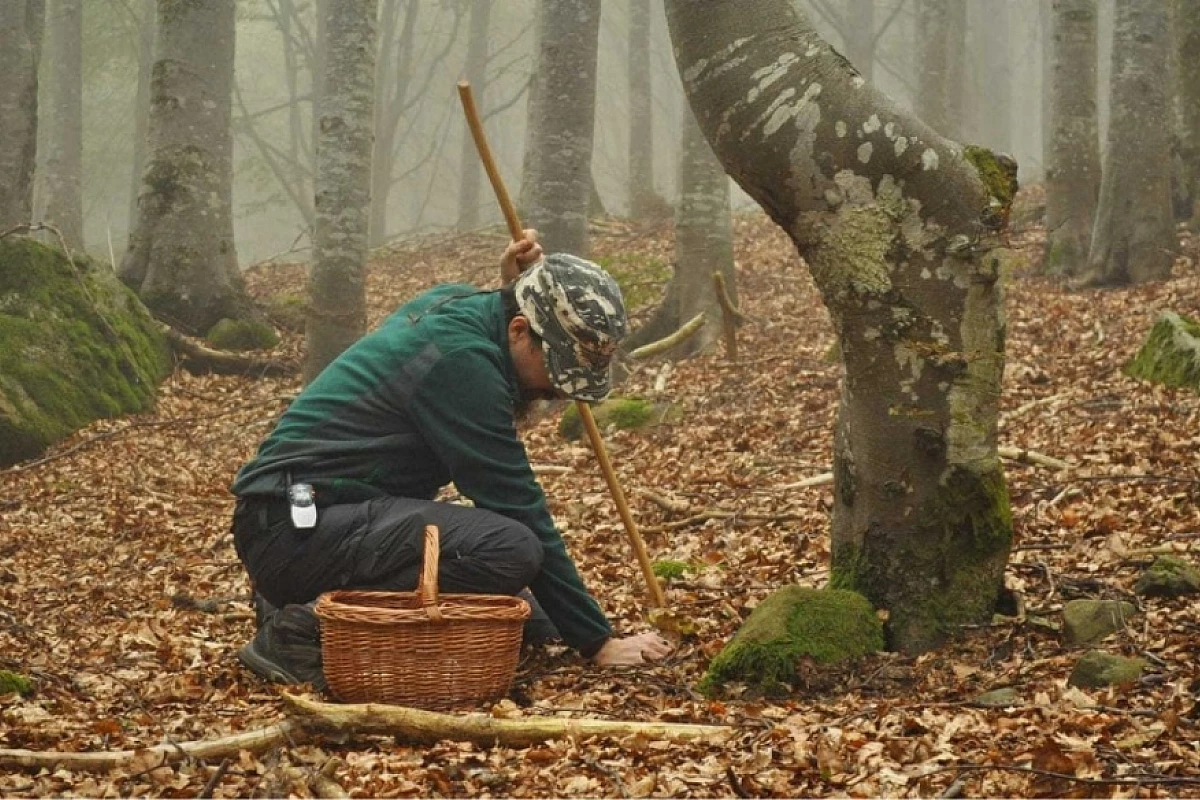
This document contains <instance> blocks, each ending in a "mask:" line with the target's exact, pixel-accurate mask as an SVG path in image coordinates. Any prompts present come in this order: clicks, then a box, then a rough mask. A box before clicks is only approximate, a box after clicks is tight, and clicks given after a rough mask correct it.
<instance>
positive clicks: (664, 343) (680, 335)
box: [629, 311, 704, 361]
mask: <svg viewBox="0 0 1200 800" xmlns="http://www.w3.org/2000/svg"><path fill="white" fill-rule="evenodd" d="M702 327H704V312H703V311H701V312H700V313H699V314H697V315H696V316H694V317H692V318H691V319H689V320H688V321H687V322H685V323H684V324H683V326H682V327H680V328H679V330H677V331H675V332H674V333H672V334H671V335H669V336H664V337H663V338H662V339H659V340H658V341H656V342H651V343H650V344H646V345H642V346H641V347H639V348H637V349H636V350H633V351H631V352H630V353H629V357H630V358H631V359H633V360H634V361H641V360H642V359H646V358H650V356H656V355H658V354H660V353H665V352H666V351H668V350H670V349H671V348H672V347H675V346H676V345H679V344H683V343H684V342H685V341H687V340H688V339H690V338H691V337H692V336H694V335H695V334H696V332H697V331H699V330H700V329H701V328H702Z"/></svg>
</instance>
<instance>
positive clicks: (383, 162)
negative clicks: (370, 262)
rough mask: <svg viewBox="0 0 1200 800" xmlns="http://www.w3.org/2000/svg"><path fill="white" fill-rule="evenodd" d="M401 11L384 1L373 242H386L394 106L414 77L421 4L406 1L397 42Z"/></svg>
mask: <svg viewBox="0 0 1200 800" xmlns="http://www.w3.org/2000/svg"><path fill="white" fill-rule="evenodd" d="M398 11H399V6H398V5H397V4H396V3H387V4H385V5H384V7H383V15H382V18H381V20H380V24H379V33H378V37H379V53H378V64H377V65H376V68H375V111H374V115H375V121H374V123H373V128H374V136H375V158H374V167H373V170H374V171H373V172H372V174H371V238H370V243H371V244H372V245H380V244H383V243H384V242H386V241H387V237H388V201H389V200H390V195H391V193H392V167H393V166H394V165H393V163H392V160H393V158H394V156H395V152H396V136H397V135H398V134H399V132H400V131H399V125H400V113H399V112H398V111H396V110H395V109H397V108H398V107H399V106H401V105H402V104H403V103H404V98H405V92H406V90H407V89H408V83H409V81H410V80H411V79H412V76H411V70H410V69H409V67H408V64H409V63H410V62H411V60H412V58H413V36H414V35H415V23H416V18H417V15H418V14H419V13H420V4H419V3H416V2H409V3H407V4H405V25H404V28H403V35H402V36H401V40H400V41H399V42H397V41H396V30H397V25H398V21H399V17H398V15H397V12H398ZM393 60H394V62H395V63H394V64H393Z"/></svg>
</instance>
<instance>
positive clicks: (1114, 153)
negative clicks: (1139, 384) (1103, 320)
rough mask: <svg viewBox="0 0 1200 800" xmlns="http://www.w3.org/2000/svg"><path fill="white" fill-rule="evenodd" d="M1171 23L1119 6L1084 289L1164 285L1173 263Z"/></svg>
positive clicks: (1156, 9) (1145, 8)
mask: <svg viewBox="0 0 1200 800" xmlns="http://www.w3.org/2000/svg"><path fill="white" fill-rule="evenodd" d="M1168 18H1169V17H1168V8H1167V6H1166V4H1164V3H1157V2H1155V3H1151V2H1145V0H1116V20H1115V25H1114V30H1113V54H1112V102H1111V106H1110V107H1111V115H1112V117H1111V120H1110V122H1109V125H1108V146H1107V148H1106V149H1105V155H1104V175H1103V178H1102V179H1101V183H1100V200H1099V206H1098V208H1097V211H1096V222H1095V226H1094V228H1093V233H1092V243H1091V250H1090V252H1089V254H1088V265H1087V273H1086V276H1085V281H1084V282H1085V283H1086V284H1088V285H1093V286H1116V285H1124V284H1130V283H1143V282H1145V281H1151V280H1157V279H1160V278H1165V277H1167V276H1168V275H1169V274H1170V272H1171V265H1172V264H1173V263H1174V260H1175V251H1176V250H1177V249H1178V240H1177V239H1176V236H1175V222H1174V218H1173V216H1172V213H1171V156H1170V131H1171V101H1170V96H1169V84H1170V79H1169V75H1170V70H1169V69H1168V60H1167V53H1168V48H1169V43H1170V39H1169V32H1168V25H1167V22H1168Z"/></svg>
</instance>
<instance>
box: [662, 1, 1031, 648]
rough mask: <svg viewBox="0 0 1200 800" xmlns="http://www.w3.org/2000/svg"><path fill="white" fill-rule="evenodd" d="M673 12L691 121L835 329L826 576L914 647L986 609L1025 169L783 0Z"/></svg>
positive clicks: (1000, 539) (999, 518) (898, 641)
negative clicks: (879, 82)
mask: <svg viewBox="0 0 1200 800" xmlns="http://www.w3.org/2000/svg"><path fill="white" fill-rule="evenodd" d="M667 14H668V20H669V22H670V26H671V35H672V39H673V41H674V45H675V55H676V60H677V62H678V66H679V73H680V75H681V76H682V77H683V82H684V88H685V91H686V93H687V96H688V99H689V101H690V103H691V106H692V109H693V110H694V111H695V113H696V116H697V119H698V121H699V123H700V127H701V129H702V130H703V131H704V133H705V135H706V136H707V138H708V141H709V143H710V144H711V145H712V146H713V149H714V150H715V152H716V154H717V156H718V158H720V160H721V162H722V164H724V166H725V169H726V170H727V171H728V172H729V174H730V175H731V176H733V178H734V179H735V180H737V182H738V183H739V184H740V185H741V186H742V188H743V189H745V190H746V191H747V192H748V193H749V194H750V195H751V196H752V197H753V198H754V199H755V200H756V201H758V203H759V204H760V205H761V206H762V207H763V208H764V209H765V210H766V212H767V213H768V214H769V215H770V216H771V218H772V219H774V220H775V221H776V222H777V223H778V224H779V225H780V226H781V227H782V228H783V229H784V230H785V231H787V233H788V234H789V235H790V236H791V238H792V240H793V241H794V242H795V243H796V245H797V248H798V250H799V252H800V254H801V255H802V256H803V257H804V259H805V261H806V262H807V263H808V264H809V265H810V268H811V269H812V273H813V277H814V279H815V280H816V283H817V285H818V287H819V288H820V291H821V293H822V295H823V297H824V299H825V302H826V304H827V305H828V307H829V310H830V313H831V316H832V318H833V322H834V325H835V328H836V330H837V333H838V339H839V343H840V345H841V350H842V354H843V358H844V360H845V377H844V380H843V384H842V394H841V404H840V409H839V421H838V426H837V430H836V434H835V451H834V476H835V481H834V483H835V492H834V494H835V503H834V510H833V520H832V575H831V584H832V585H834V586H836V587H839V588H850V589H854V590H856V591H859V592H861V593H862V594H864V595H865V596H866V597H868V598H869V599H870V600H871V601H872V602H874V603H875V605H876V606H877V607H880V608H884V609H887V610H888V612H889V616H888V622H887V631H888V635H889V640H890V643H891V644H892V646H893V647H895V648H897V649H899V650H902V651H905V652H910V653H915V652H921V651H923V650H927V649H929V648H931V647H933V646H935V645H937V644H938V643H939V642H941V641H942V640H943V639H944V638H945V637H946V636H948V635H951V634H952V633H954V632H955V631H956V630H958V627H959V626H960V625H962V624H965V623H982V622H987V621H989V620H990V619H991V615H992V613H993V610H994V608H995V605H996V600H997V598H998V596H999V593H1000V590H1001V587H1002V580H1003V575H1004V569H1005V564H1006V562H1007V560H1008V554H1009V551H1010V549H1011V545H1012V515H1011V512H1010V510H1009V502H1008V492H1007V489H1006V487H1005V481H1004V473H1003V471H1002V468H1001V465H1000V461H999V458H998V456H997V452H996V422H997V412H998V404H999V396H1000V382H1001V376H1002V373H1003V362H1004V318H1003V307H1002V303H1001V288H1000V286H999V284H998V280H999V268H998V264H997V259H996V258H995V256H994V255H993V248H995V247H996V246H998V238H999V237H998V234H999V232H1000V230H1001V229H1002V226H1003V225H1004V221H1005V219H1006V218H1007V214H1006V212H1007V207H1008V205H1009V204H1010V203H1011V201H1012V195H1013V194H1014V192H1015V189H1016V181H1015V175H1016V165H1015V164H1014V163H1013V162H1012V161H1011V160H1010V159H998V158H996V157H995V156H993V155H992V154H991V153H990V152H989V151H986V150H983V149H980V148H966V149H964V148H961V147H960V146H959V145H957V144H955V143H953V142H950V141H947V140H946V139H943V138H942V137H941V136H939V135H938V134H937V133H936V132H935V131H934V130H933V129H932V128H931V127H929V126H928V125H926V124H924V123H923V122H921V121H920V120H918V119H916V118H915V117H914V116H912V115H910V114H907V113H904V112H901V111H899V110H898V109H897V108H896V107H895V106H893V105H892V103H891V102H889V101H888V99H887V98H886V97H884V96H883V95H882V94H880V93H879V92H878V91H876V90H875V89H874V88H873V87H872V86H871V85H870V84H868V83H866V82H865V81H864V80H863V79H862V78H861V77H860V76H859V75H858V74H857V73H856V72H854V70H853V69H851V68H850V67H849V65H847V63H846V62H845V60H844V59H842V58H840V57H839V56H838V55H837V54H836V53H835V52H834V51H833V50H832V49H831V48H830V47H829V46H828V45H827V44H826V43H825V42H824V41H822V40H821V38H820V37H819V36H818V35H817V33H816V32H815V31H814V29H813V27H812V25H811V24H810V23H809V21H808V19H807V18H806V17H805V16H804V15H803V14H801V13H799V12H798V11H797V10H796V9H794V8H793V7H792V5H791V4H790V3H789V2H787V0H668V2H667Z"/></svg>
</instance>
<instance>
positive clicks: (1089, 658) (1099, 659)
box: [1067, 650, 1146, 689]
mask: <svg viewBox="0 0 1200 800" xmlns="http://www.w3.org/2000/svg"><path fill="white" fill-rule="evenodd" d="M1145 667H1146V662H1145V661H1143V660H1142V659H1140V658H1126V657H1125V656H1117V655H1113V654H1112V653H1104V652H1101V651H1099V650H1089V651H1088V652H1086V653H1084V654H1083V655H1082V656H1081V657H1080V659H1079V661H1077V662H1076V663H1075V668H1074V669H1073V670H1071V677H1069V678H1068V679H1067V685H1069V686H1078V687H1080V688H1081V689H1098V688H1100V687H1102V686H1114V685H1116V684H1121V683H1133V682H1134V681H1136V680H1137V679H1138V678H1140V677H1141V676H1142V670H1143V669H1144V668H1145Z"/></svg>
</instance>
